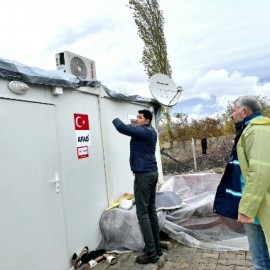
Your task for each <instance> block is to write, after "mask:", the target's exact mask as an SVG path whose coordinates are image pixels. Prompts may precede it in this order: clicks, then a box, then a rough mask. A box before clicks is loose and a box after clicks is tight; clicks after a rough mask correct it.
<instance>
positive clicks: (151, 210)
mask: <svg viewBox="0 0 270 270" xmlns="http://www.w3.org/2000/svg"><path fill="white" fill-rule="evenodd" d="M152 117H153V116H152V113H151V112H150V111H149V110H140V111H138V115H137V119H136V126H132V125H126V124H124V123H123V122H122V121H121V120H120V119H118V118H116V119H114V120H113V124H114V126H115V128H116V129H117V130H118V131H119V132H120V133H122V134H124V135H127V136H130V137H131V140H130V159H129V161H130V167H131V170H132V171H133V173H134V175H135V180H134V196H135V203H136V213H137V217H138V220H139V224H140V227H141V231H142V234H143V239H144V243H145V248H144V254H143V255H141V256H138V257H137V258H136V262H137V263H141V264H147V263H154V262H157V261H158V260H159V256H162V251H161V248H160V238H159V224H158V217H157V212H156V206H155V199H156V185H157V182H158V172H157V162H156V157H155V151H156V143H157V133H156V131H155V129H154V128H153V127H152V126H151V121H152Z"/></svg>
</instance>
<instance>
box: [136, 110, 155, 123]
mask: <svg viewBox="0 0 270 270" xmlns="http://www.w3.org/2000/svg"><path fill="white" fill-rule="evenodd" d="M138 113H139V114H143V116H144V118H145V119H148V120H149V123H151V121H152V119H153V114H152V113H151V112H150V111H149V110H139V111H138Z"/></svg>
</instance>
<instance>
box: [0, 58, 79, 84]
mask: <svg viewBox="0 0 270 270" xmlns="http://www.w3.org/2000/svg"><path fill="white" fill-rule="evenodd" d="M0 77H3V78H5V79H9V80H14V81H22V82H25V83H33V84H43V85H52V86H60V87H70V88H78V87H79V83H80V79H79V78H78V77H76V76H74V75H72V74H68V73H65V72H63V71H57V70H55V71H47V70H43V69H40V68H37V67H30V66H26V65H24V64H21V63H18V62H16V61H11V60H7V59H3V58H0Z"/></svg>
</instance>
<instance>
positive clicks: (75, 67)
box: [70, 56, 87, 79]
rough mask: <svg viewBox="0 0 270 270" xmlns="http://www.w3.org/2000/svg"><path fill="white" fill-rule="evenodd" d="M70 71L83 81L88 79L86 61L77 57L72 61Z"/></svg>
mask: <svg viewBox="0 0 270 270" xmlns="http://www.w3.org/2000/svg"><path fill="white" fill-rule="evenodd" d="M70 71H71V73H72V74H73V75H75V76H80V77H82V78H83V79H86V77H87V67H86V65H85V63H84V61H83V60H82V59H81V58H79V57H77V56H75V57H73V58H72V59H71V60H70Z"/></svg>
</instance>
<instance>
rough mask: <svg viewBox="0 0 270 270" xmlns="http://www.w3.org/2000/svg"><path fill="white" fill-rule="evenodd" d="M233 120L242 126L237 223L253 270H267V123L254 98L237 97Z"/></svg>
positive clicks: (269, 246)
mask: <svg viewBox="0 0 270 270" xmlns="http://www.w3.org/2000/svg"><path fill="white" fill-rule="evenodd" d="M233 104H234V108H233V112H232V118H233V120H234V122H235V123H236V124H237V123H240V122H242V123H243V129H244V130H243V132H242V134H241V137H240V139H239V141H238V143H237V155H238V160H239V164H240V168H241V173H242V175H241V184H242V197H241V200H240V203H239V208H238V220H237V221H238V222H241V223H243V224H244V227H245V229H246V232H247V236H248V241H249V249H250V253H251V257H252V262H253V265H254V269H256V270H258V269H265V270H266V269H268V270H269V269H270V259H269V254H270V119H269V118H265V117H263V116H262V115H261V106H260V103H259V102H258V100H257V98H256V97H254V96H242V97H239V98H238V99H237V100H236V101H235V102H234V103H233Z"/></svg>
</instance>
